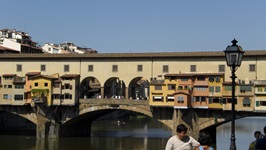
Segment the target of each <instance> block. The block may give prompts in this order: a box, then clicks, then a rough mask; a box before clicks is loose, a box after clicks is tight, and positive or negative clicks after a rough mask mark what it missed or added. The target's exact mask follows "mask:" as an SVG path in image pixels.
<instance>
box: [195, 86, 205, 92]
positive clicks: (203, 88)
mask: <svg viewBox="0 0 266 150" xmlns="http://www.w3.org/2000/svg"><path fill="white" fill-rule="evenodd" d="M195 89H196V90H197V91H206V89H207V87H204V86H197V87H195Z"/></svg>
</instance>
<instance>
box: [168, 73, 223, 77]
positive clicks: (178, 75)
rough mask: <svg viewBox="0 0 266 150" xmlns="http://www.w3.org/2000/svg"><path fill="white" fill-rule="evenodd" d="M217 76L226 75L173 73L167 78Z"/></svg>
mask: <svg viewBox="0 0 266 150" xmlns="http://www.w3.org/2000/svg"><path fill="white" fill-rule="evenodd" d="M201 75H205V76H206V75H207V76H217V75H224V73H179V74H178V73H172V74H165V75H164V76H166V77H184V76H201Z"/></svg>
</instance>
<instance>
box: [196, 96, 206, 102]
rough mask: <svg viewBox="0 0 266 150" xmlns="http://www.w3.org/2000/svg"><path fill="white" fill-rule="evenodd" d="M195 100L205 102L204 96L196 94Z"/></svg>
mask: <svg viewBox="0 0 266 150" xmlns="http://www.w3.org/2000/svg"><path fill="white" fill-rule="evenodd" d="M196 102H206V97H203V96H196Z"/></svg>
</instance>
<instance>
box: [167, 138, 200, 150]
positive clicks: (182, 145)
mask: <svg viewBox="0 0 266 150" xmlns="http://www.w3.org/2000/svg"><path fill="white" fill-rule="evenodd" d="M199 144H200V143H199V142H198V141H196V140H195V139H194V138H192V137H191V136H187V137H186V138H185V139H184V140H180V139H179V138H178V136H177V135H175V136H172V137H171V138H170V139H169V140H168V141H167V144H166V147H165V150H192V148H193V147H197V146H199Z"/></svg>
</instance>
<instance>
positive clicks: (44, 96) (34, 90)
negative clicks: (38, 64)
mask: <svg viewBox="0 0 266 150" xmlns="http://www.w3.org/2000/svg"><path fill="white" fill-rule="evenodd" d="M58 78H59V75H58V74H54V75H50V76H47V75H38V76H34V77H32V78H30V80H31V81H32V85H31V96H32V98H33V99H34V102H35V103H45V104H47V106H51V105H52V103H53V101H52V97H51V96H52V86H53V81H54V80H56V79H58Z"/></svg>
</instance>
